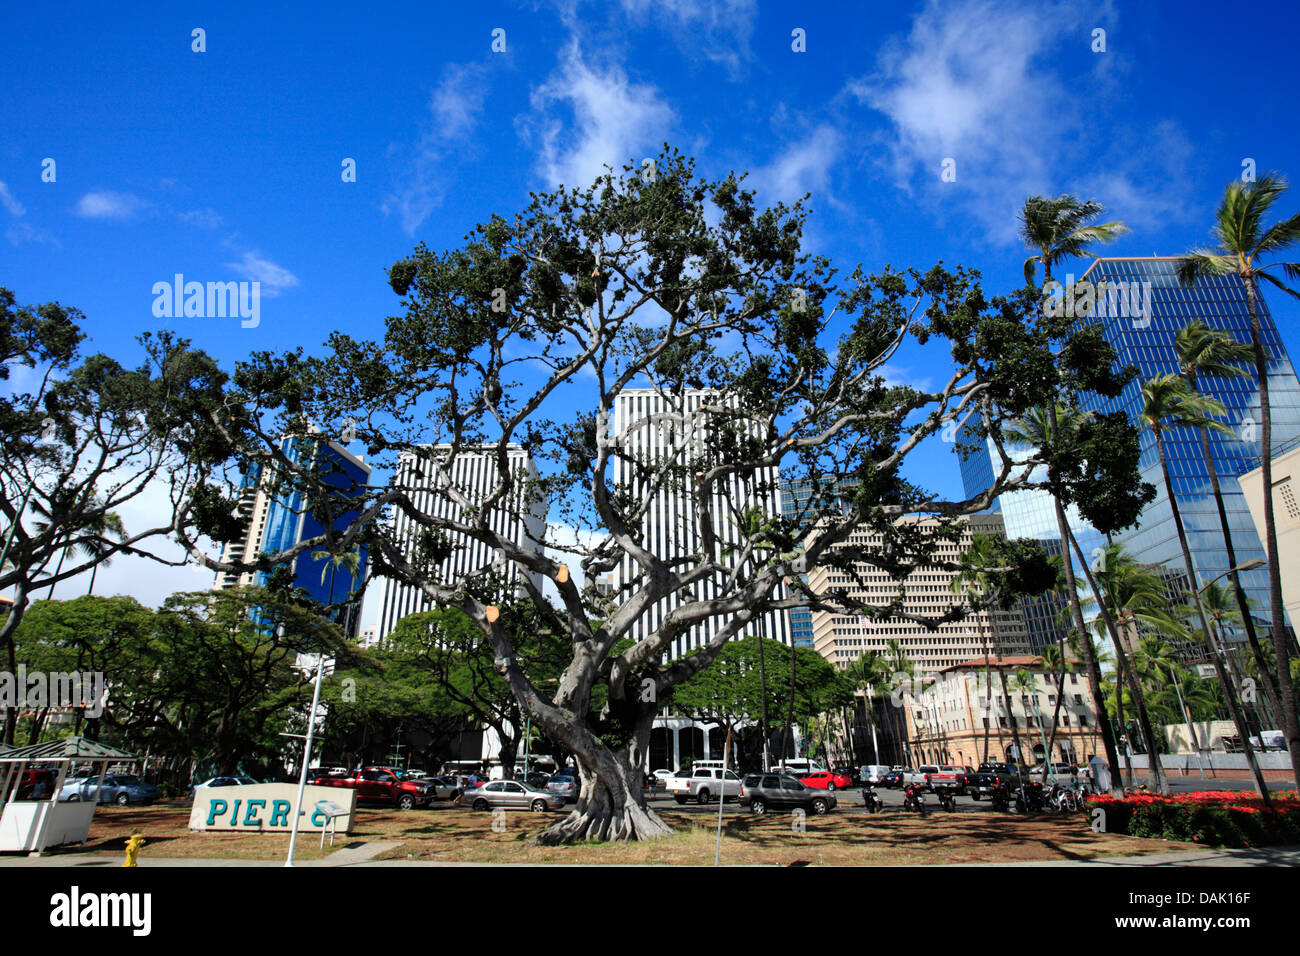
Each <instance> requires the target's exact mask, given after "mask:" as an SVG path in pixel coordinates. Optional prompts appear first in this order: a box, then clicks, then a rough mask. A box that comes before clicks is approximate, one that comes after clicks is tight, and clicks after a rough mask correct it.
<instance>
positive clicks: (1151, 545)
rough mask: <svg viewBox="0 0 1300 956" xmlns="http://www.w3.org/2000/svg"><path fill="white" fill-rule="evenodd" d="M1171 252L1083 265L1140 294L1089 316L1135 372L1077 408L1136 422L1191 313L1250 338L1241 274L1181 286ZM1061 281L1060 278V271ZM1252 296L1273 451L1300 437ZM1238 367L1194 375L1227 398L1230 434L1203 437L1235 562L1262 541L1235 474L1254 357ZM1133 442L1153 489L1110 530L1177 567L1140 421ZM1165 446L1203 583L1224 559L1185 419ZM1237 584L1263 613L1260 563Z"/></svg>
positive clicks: (1245, 455)
mask: <svg viewBox="0 0 1300 956" xmlns="http://www.w3.org/2000/svg"><path fill="white" fill-rule="evenodd" d="M1178 262H1179V260H1178V259H1177V258H1176V257H1153V258H1149V259H1147V258H1136V259H1120V258H1111V259H1099V260H1097V261H1096V262H1095V263H1093V264H1092V265H1091V266H1090V267H1089V268H1088V270H1087V271H1086V272H1085V273H1084V274H1083V276H1082V279H1083V280H1086V281H1087V282H1089V283H1091V284H1092V286H1093V287H1096V286H1098V285H1099V284H1100V283H1101V282H1103V281H1105V282H1106V283H1108V284H1110V285H1112V286H1118V287H1119V288H1121V289H1125V290H1126V295H1125V297H1124V298H1125V305H1133V304H1136V303H1139V302H1140V303H1141V304H1142V307H1141V308H1139V309H1137V310H1134V309H1133V308H1127V307H1119V308H1115V307H1114V305H1115V303H1114V302H1111V301H1108V302H1107V307H1105V308H1100V309H1098V310H1097V314H1096V315H1095V317H1094V318H1093V321H1095V322H1099V323H1101V324H1102V325H1103V326H1104V328H1105V332H1106V338H1107V340H1108V341H1110V343H1111V344H1112V345H1114V346H1115V348H1116V349H1117V351H1118V352H1119V363H1120V365H1121V366H1123V365H1129V364H1132V365H1135V366H1137V368H1138V377H1137V379H1135V380H1134V381H1133V382H1131V383H1129V385H1128V386H1127V387H1126V388H1125V389H1124V392H1123V394H1122V395H1121V396H1119V397H1118V398H1117V399H1103V398H1101V397H1100V396H1097V395H1085V396H1083V397H1082V398H1083V404H1084V407H1085V408H1087V409H1089V410H1093V411H1098V412H1108V411H1113V410H1115V409H1123V410H1124V411H1126V412H1127V413H1128V415H1129V417H1130V418H1131V419H1132V420H1133V421H1134V422H1135V423H1138V421H1139V416H1140V414H1141V409H1142V395H1141V390H1142V382H1143V381H1144V380H1146V379H1149V378H1152V377H1155V376H1157V375H1164V374H1167V373H1170V372H1177V371H1178V361H1177V356H1176V353H1175V351H1174V334H1175V333H1176V332H1177V331H1178V330H1179V329H1180V328H1182V327H1183V326H1184V325H1186V324H1187V323H1188V322H1189V321H1191V320H1192V319H1200V320H1201V321H1202V322H1204V323H1205V324H1206V325H1208V326H1209V327H1210V328H1213V329H1224V330H1227V331H1229V332H1231V333H1232V335H1233V337H1234V338H1236V339H1237V341H1239V342H1243V343H1248V342H1250V316H1249V314H1248V313H1247V311H1246V290H1245V286H1244V284H1243V283H1242V281H1241V279H1240V278H1239V277H1238V276H1235V275H1233V276H1221V277H1216V278H1210V279H1205V280H1203V281H1201V282H1198V283H1197V284H1196V285H1195V286H1194V287H1191V288H1183V287H1182V286H1181V285H1180V284H1179V282H1178V278H1177V268H1178ZM1066 282H1067V284H1069V278H1068V277H1067V278H1066ZM1121 284H1122V285H1121ZM1269 288H1271V287H1269V286H1265V287H1264V289H1265V290H1267V289H1269ZM1258 302H1259V322H1260V328H1261V332H1262V337H1263V343H1264V347H1265V349H1266V350H1267V351H1268V352H1269V354H1270V366H1269V398H1270V404H1271V408H1272V416H1273V435H1272V439H1273V447H1274V454H1276V453H1277V452H1276V449H1278V448H1279V447H1280V446H1283V445H1286V444H1287V443H1289V442H1292V441H1295V440H1296V439H1297V438H1300V383H1298V382H1297V380H1296V375H1295V370H1294V368H1293V367H1292V365H1291V359H1290V357H1289V356H1288V355H1287V352H1286V348H1285V347H1284V346H1283V344H1282V340H1281V338H1280V337H1279V336H1278V332H1277V327H1276V325H1275V324H1274V322H1273V317H1272V315H1270V313H1269V311H1268V306H1267V303H1265V302H1264V301H1263V297H1262V296H1261V297H1260V298H1259V300H1258ZM1135 312H1136V314H1135ZM1245 371H1247V372H1248V373H1249V374H1248V375H1247V376H1246V377H1243V378H1229V379H1223V378H1217V377H1214V376H1208V377H1203V378H1201V379H1200V380H1199V381H1198V387H1199V388H1200V390H1201V391H1202V392H1203V393H1205V394H1207V395H1210V396H1212V397H1213V398H1216V399H1218V400H1219V401H1220V402H1222V403H1223V404H1224V405H1225V406H1226V407H1227V416H1226V417H1225V418H1224V419H1223V421H1224V423H1225V424H1227V425H1228V426H1229V427H1230V428H1231V429H1232V433H1231V434H1229V435H1212V436H1211V438H1210V446H1211V454H1212V456H1213V458H1214V464H1215V470H1216V471H1217V472H1218V476H1219V486H1220V490H1221V491H1222V493H1223V498H1224V504H1225V507H1226V510H1227V514H1228V523H1229V527H1230V528H1231V532H1232V542H1233V546H1234V547H1235V549H1236V553H1237V561H1238V562H1245V561H1248V560H1250V559H1252V558H1263V557H1264V549H1263V545H1262V544H1261V542H1260V539H1259V536H1258V534H1257V533H1256V530H1255V524H1254V522H1253V521H1252V520H1251V516H1250V510H1249V508H1248V507H1247V505H1246V500H1245V497H1244V496H1243V495H1242V493H1241V488H1240V486H1239V485H1238V483H1237V480H1236V479H1237V476H1238V475H1240V474H1242V473H1243V472H1247V471H1250V470H1251V469H1252V468H1256V467H1258V466H1259V462H1260V452H1261V448H1260V437H1261V436H1260V428H1259V422H1260V405H1259V385H1258V380H1257V378H1256V375H1255V370H1254V366H1253V365H1250V366H1246V367H1245ZM1141 442H1142V457H1141V468H1142V476H1143V478H1144V479H1145V480H1146V481H1149V482H1151V483H1152V484H1153V485H1155V486H1156V488H1157V489H1158V492H1159V494H1158V497H1157V498H1156V500H1155V501H1153V502H1152V503H1151V504H1150V505H1148V506H1147V508H1146V510H1145V511H1144V512H1143V513H1142V518H1141V522H1140V524H1139V526H1138V527H1137V528H1134V529H1130V530H1128V531H1125V532H1123V533H1121V534H1118V535H1116V540H1117V541H1118V542H1119V543H1121V544H1123V545H1124V547H1125V549H1126V550H1127V551H1128V552H1129V553H1130V554H1131V555H1132V556H1133V557H1134V558H1136V559H1137V560H1138V561H1141V562H1143V563H1146V564H1164V565H1167V566H1169V567H1171V568H1173V569H1176V570H1181V569H1182V567H1183V560H1182V552H1181V549H1180V547H1179V543H1178V535H1177V531H1176V529H1175V527H1174V520H1173V512H1172V510H1171V509H1170V506H1169V499H1168V496H1167V494H1166V492H1165V486H1164V480H1163V478H1162V476H1161V473H1160V462H1159V457H1158V453H1157V450H1156V443H1155V437H1154V436H1153V435H1152V434H1151V432H1150V431H1149V430H1147V429H1143V430H1142V434H1141ZM1165 449H1166V454H1167V455H1168V457H1169V469H1170V473H1171V476H1172V480H1173V487H1174V494H1175V495H1177V498H1178V505H1179V508H1180V510H1181V512H1182V515H1183V520H1184V523H1185V525H1186V528H1187V534H1188V540H1189V544H1190V547H1191V551H1192V559H1193V562H1194V566H1195V569H1196V573H1197V576H1198V577H1199V579H1200V583H1201V584H1204V583H1205V582H1207V581H1209V580H1210V579H1211V578H1213V577H1215V576H1216V575H1218V574H1220V573H1222V572H1224V571H1226V570H1228V563H1227V553H1226V550H1225V548H1224V545H1223V533H1222V530H1221V526H1220V523H1219V514H1218V509H1217V507H1216V505H1215V501H1214V495H1213V493H1212V492H1211V490H1210V482H1209V472H1208V470H1207V468H1206V464H1205V457H1204V455H1203V454H1202V451H1201V442H1200V436H1199V434H1198V433H1197V431H1196V430H1194V429H1189V428H1172V427H1170V428H1167V429H1166V430H1165ZM1008 530H1009V529H1008ZM1242 585H1243V586H1244V587H1245V588H1246V590H1247V592H1248V594H1249V596H1250V597H1251V598H1253V599H1254V600H1255V601H1257V602H1258V605H1259V606H1258V609H1257V611H1256V614H1257V615H1258V616H1260V617H1266V616H1267V613H1268V612H1267V608H1268V573H1267V571H1266V570H1265V569H1262V568H1261V569H1259V570H1256V571H1251V572H1246V573H1243V574H1242ZM1292 623H1294V622H1292Z"/></svg>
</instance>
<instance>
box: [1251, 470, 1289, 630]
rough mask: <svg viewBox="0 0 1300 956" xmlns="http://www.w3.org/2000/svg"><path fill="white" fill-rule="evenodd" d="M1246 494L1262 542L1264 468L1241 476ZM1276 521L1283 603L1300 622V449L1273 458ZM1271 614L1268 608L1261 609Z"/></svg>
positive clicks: (1274, 519)
mask: <svg viewBox="0 0 1300 956" xmlns="http://www.w3.org/2000/svg"><path fill="white" fill-rule="evenodd" d="M1237 481H1238V482H1240V483H1241V492H1242V494H1243V495H1245V497H1246V505H1247V506H1248V507H1249V508H1250V516H1251V517H1252V518H1253V519H1255V530H1256V531H1257V532H1258V533H1259V540H1260V543H1261V544H1262V545H1263V546H1264V547H1265V549H1267V547H1268V545H1267V543H1266V538H1265V534H1264V479H1263V473H1262V469H1260V468H1256V469H1255V470H1254V471H1248V472H1246V473H1245V474H1244V475H1242V476H1241V477H1240V478H1238V479H1237ZM1273 521H1274V523H1275V524H1276V525H1277V554H1278V563H1279V564H1280V565H1281V568H1282V604H1283V605H1284V606H1285V607H1286V613H1287V617H1289V618H1290V619H1291V622H1292V624H1293V625H1295V624H1296V623H1297V622H1300V448H1295V449H1293V450H1291V451H1289V452H1287V453H1286V454H1284V455H1278V456H1276V457H1275V458H1274V459H1273ZM1260 610H1261V613H1263V614H1265V615H1267V614H1268V609H1267V608H1261V609H1260Z"/></svg>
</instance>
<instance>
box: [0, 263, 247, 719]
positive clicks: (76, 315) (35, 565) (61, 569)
mask: <svg viewBox="0 0 1300 956" xmlns="http://www.w3.org/2000/svg"><path fill="white" fill-rule="evenodd" d="M83 318H84V317H83V316H82V314H81V313H80V312H79V311H77V310H76V309H69V308H64V307H63V306H61V305H59V304H58V303H46V304H43V305H39V306H34V307H27V306H20V305H19V304H18V303H17V299H16V297H15V296H14V294H13V293H12V292H10V291H9V290H8V289H4V288H0V380H9V381H10V382H14V383H16V384H15V385H14V387H13V389H12V391H11V393H10V394H9V395H8V397H7V401H5V402H0V520H3V523H4V525H5V531H4V537H3V544H2V545H0V549H2V550H3V563H0V590H8V589H11V588H12V592H11V594H12V598H13V602H14V603H13V607H12V609H11V612H10V613H9V615H8V616H7V617H5V619H4V620H3V622H0V648H4V649H5V650H6V653H7V656H8V664H9V667H10V669H12V668H13V666H14V663H15V651H14V645H13V634H14V632H15V631H16V629H17V628H18V626H19V625H20V624H21V623H22V619H23V615H24V614H25V613H26V610H27V607H28V605H29V603H30V602H31V600H32V597H33V596H34V594H35V593H36V592H37V591H39V590H40V589H42V588H46V587H49V588H53V587H54V586H55V585H56V584H58V583H59V582H60V581H64V580H67V579H68V578H70V577H73V576H75V575H78V574H81V573H83V572H85V571H91V572H92V573H93V571H94V569H95V568H96V567H97V566H98V565H99V564H102V563H106V562H107V561H108V560H110V559H111V558H113V557H114V556H115V555H118V554H133V555H145V556H149V557H153V556H154V555H153V553H152V550H156V549H157V546H158V545H160V544H162V543H164V542H165V540H166V538H167V537H168V536H169V535H171V534H172V533H173V532H174V531H176V529H177V528H178V526H179V525H181V524H184V523H186V522H187V521H188V520H189V517H188V516H189V515H190V514H191V513H193V512H196V511H202V510H203V507H204V505H205V503H206V499H203V498H201V499H199V500H197V501H196V500H194V499H192V497H191V493H192V491H193V489H194V487H195V486H196V484H198V483H199V482H200V480H201V478H202V476H203V475H205V474H206V472H207V469H208V467H209V466H210V465H211V464H212V463H214V462H216V461H221V460H224V459H226V458H227V457H228V456H229V454H230V453H231V449H230V448H229V447H228V446H226V445H225V444H224V442H223V440H222V439H221V437H220V435H219V433H218V431H217V429H216V427H215V426H214V425H213V423H212V421H211V418H210V412H211V411H212V410H214V409H216V408H217V407H219V406H220V404H221V398H220V396H221V394H222V389H223V387H224V384H225V378H226V377H225V375H224V373H222V372H221V371H220V370H219V369H218V368H217V367H216V364H215V363H214V362H213V361H212V360H211V359H210V358H209V357H208V356H206V355H205V354H203V353H201V352H196V351H194V350H192V349H190V348H189V346H188V343H186V342H185V341H184V340H180V339H176V338H174V337H172V336H171V335H169V334H162V335H159V336H148V335H146V336H144V337H143V340H142V344H143V346H144V358H143V361H142V363H141V364H140V365H139V366H138V367H136V368H127V367H124V366H123V365H121V364H120V363H119V362H118V361H116V360H115V359H112V358H109V357H108V356H106V355H101V354H96V355H89V356H82V355H81V353H80V345H81V342H82V339H83V334H82V332H81V330H80V325H79V323H80V322H81V320H82V319H83ZM20 366H21V367H24V368H25V369H26V372H25V373H24V374H23V375H22V376H21V378H16V377H11V372H12V371H13V370H15V369H17V368H18V367H20ZM146 491H149V492H150V493H152V494H159V493H161V495H162V496H163V497H164V498H165V500H168V501H169V502H170V504H171V505H172V508H171V510H170V511H167V512H166V513H164V514H162V515H160V516H159V518H158V519H157V523H156V524H154V525H152V526H150V527H143V528H134V529H131V531H130V533H126V532H125V531H124V530H123V529H122V525H121V522H120V520H119V519H118V517H117V514H118V512H120V511H121V510H122V509H123V508H124V507H126V506H127V505H128V504H130V503H132V502H133V501H135V500H136V499H138V498H140V496H141V495H143V494H145V493H146ZM178 515H179V517H178ZM151 549H152V550H151ZM69 553H75V554H77V555H78V556H77V557H76V558H73V559H72V560H69V561H66V562H65V561H64V560H63V558H64V556H65V555H66V554H69ZM177 563H179V559H178V561H177ZM16 718H17V712H16V711H15V710H12V709H11V710H10V711H9V712H8V713H7V714H6V721H5V728H4V739H5V740H6V741H9V742H12V740H13V734H14V726H15V721H16Z"/></svg>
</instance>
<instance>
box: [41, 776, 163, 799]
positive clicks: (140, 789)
mask: <svg viewBox="0 0 1300 956" xmlns="http://www.w3.org/2000/svg"><path fill="white" fill-rule="evenodd" d="M98 782H99V775H98V774H96V775H95V776H93V777H81V778H79V779H77V780H69V781H68V782H66V783H65V784H64V785H63V789H62V790H60V791H59V799H60V800H66V801H67V802H69V803H78V802H80V801H82V800H93V799H95V784H96V783H98ZM160 797H162V791H161V790H159V789H158V788H157V787H155V786H154V785H153V784H151V783H145V782H144V781H143V780H141V779H140V778H139V777H136V776H133V775H131V774H108V775H106V776H105V777H104V782H103V784H102V785H101V786H100V788H99V802H100V803H116V804H120V805H122V806H125V805H126V804H128V803H153V802H154V801H155V800H157V799H159V798H160Z"/></svg>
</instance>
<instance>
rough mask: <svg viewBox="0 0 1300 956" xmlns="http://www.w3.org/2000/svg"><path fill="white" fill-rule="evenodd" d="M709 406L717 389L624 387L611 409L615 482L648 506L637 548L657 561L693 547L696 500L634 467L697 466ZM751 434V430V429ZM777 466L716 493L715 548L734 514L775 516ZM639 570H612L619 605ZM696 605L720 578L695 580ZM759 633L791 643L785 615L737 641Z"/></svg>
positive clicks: (651, 620) (641, 631) (690, 641)
mask: <svg viewBox="0 0 1300 956" xmlns="http://www.w3.org/2000/svg"><path fill="white" fill-rule="evenodd" d="M710 403H711V404H712V405H713V406H716V407H722V405H723V403H729V404H730V406H731V407H735V405H734V399H732V400H730V402H728V399H726V398H725V397H724V396H722V395H721V394H720V393H718V392H716V391H710V390H707V389H687V390H686V391H684V392H683V393H681V394H676V395H665V394H663V393H661V392H659V391H657V390H655V389H649V388H634V389H626V390H624V391H623V392H621V393H620V394H619V396H618V397H617V399H616V404H615V407H614V428H615V433H616V435H617V436H618V452H617V454H616V456H615V458H614V482H615V485H616V487H617V488H618V490H619V492H620V493H622V494H624V495H627V496H629V500H632V501H640V500H642V499H643V498H644V497H645V496H646V495H650V496H651V501H650V507H649V508H648V509H647V511H646V514H645V517H644V519H643V520H642V523H641V540H642V542H643V543H644V545H645V546H646V547H647V548H649V549H650V550H651V551H653V552H654V553H655V554H656V555H658V556H660V557H662V558H672V557H680V556H683V555H688V554H691V553H693V552H694V551H695V550H696V549H698V548H699V546H700V545H699V540H700V536H699V529H698V528H697V527H696V519H695V494H694V490H693V489H689V488H683V487H680V486H677V487H673V486H667V487H658V488H655V489H650V488H648V487H646V486H645V483H644V479H643V477H642V473H641V472H640V471H639V469H638V466H653V465H655V464H657V463H660V462H662V461H664V460H665V459H666V458H670V459H672V460H673V461H674V463H675V464H677V465H681V466H686V467H688V468H689V467H690V466H691V465H693V463H695V462H696V461H700V460H701V459H700V457H699V456H700V455H701V454H702V447H703V434H704V429H705V428H706V427H707V422H708V419H709V418H710V415H711V413H710V412H709V411H708V410H707V409H708V406H710ZM754 428H755V432H756V433H757V429H758V425H757V423H755V425H754ZM777 481H778V475H777V470H776V468H774V467H773V468H765V469H760V471H759V472H758V473H757V474H756V475H755V476H754V478H753V480H752V481H742V480H741V479H740V478H738V477H735V476H733V477H731V478H730V479H728V480H727V481H726V482H725V486H724V487H722V488H719V489H717V490H716V491H715V493H714V497H713V501H712V505H713V510H712V514H713V528H714V532H715V534H716V535H717V537H718V540H719V541H720V542H723V543H724V544H725V543H736V542H738V541H739V540H740V535H739V533H738V532H737V530H736V525H735V521H734V517H733V509H734V511H736V512H740V511H743V510H744V509H745V508H747V507H758V508H761V509H763V510H764V511H766V512H767V513H768V514H773V515H774V514H777V513H778V512H779V509H780V500H779V494H778V489H777ZM640 583H641V569H640V566H639V565H637V563H636V562H635V561H634V560H633V559H632V558H631V557H630V556H628V555H625V556H624V557H623V559H622V561H621V562H620V563H619V565H618V567H617V568H616V569H615V577H614V586H615V588H616V591H617V593H618V595H619V599H620V600H624V599H626V597H627V596H628V595H629V594H631V593H633V591H634V590H635V589H636V588H637V587H639V586H640ZM695 592H696V597H697V598H698V599H705V600H707V599H709V598H712V597H716V596H719V595H720V594H721V593H722V582H721V580H710V581H705V582H702V583H701V584H700V585H699V586H698V587H697V588H696V589H695ZM685 600H686V599H685V597H684V596H683V595H681V594H677V595H672V596H670V597H668V598H665V599H663V600H661V601H659V602H658V603H657V604H655V605H654V607H653V608H651V609H650V610H649V612H648V613H646V614H644V615H642V616H641V619H640V620H639V621H637V623H636V624H635V625H633V628H632V630H631V632H629V634H628V637H630V638H631V639H633V640H637V641H639V640H642V639H644V638H645V637H646V636H648V635H649V634H652V633H653V632H654V631H655V630H656V629H657V628H658V627H659V626H660V625H661V624H662V622H663V620H664V618H665V616H667V615H668V614H669V613H671V612H672V610H673V609H674V608H676V607H678V606H679V605H680V604H682V603H684V601H685ZM727 623H728V622H727V620H725V619H724V618H722V617H714V618H710V619H708V620H706V621H704V622H702V623H700V624H697V625H696V626H694V627H692V628H690V629H689V630H687V631H685V632H684V633H682V634H680V635H678V636H677V637H676V638H674V640H673V643H672V646H671V648H670V649H669V652H668V657H669V658H674V657H680V656H681V655H682V654H685V653H687V652H688V651H690V650H692V649H694V648H696V647H700V646H701V645H703V644H706V643H708V642H709V641H710V640H711V639H712V638H713V637H714V636H716V635H717V633H718V632H719V631H720V630H721V629H722V628H723V627H725V626H726V625H727ZM746 634H762V635H763V636H764V637H768V638H772V639H774V640H778V641H780V642H781V643H783V644H788V643H789V642H790V624H789V617H788V616H787V615H786V613H785V612H784V611H771V612H768V613H767V614H765V615H763V616H762V617H761V618H759V619H758V620H756V621H753V622H751V624H750V626H749V627H747V628H746V629H745V630H744V631H743V632H742V633H741V635H739V636H744V635H746Z"/></svg>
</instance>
